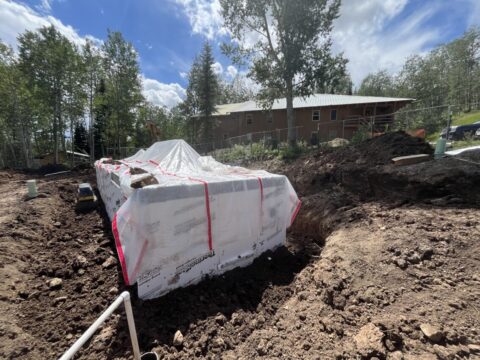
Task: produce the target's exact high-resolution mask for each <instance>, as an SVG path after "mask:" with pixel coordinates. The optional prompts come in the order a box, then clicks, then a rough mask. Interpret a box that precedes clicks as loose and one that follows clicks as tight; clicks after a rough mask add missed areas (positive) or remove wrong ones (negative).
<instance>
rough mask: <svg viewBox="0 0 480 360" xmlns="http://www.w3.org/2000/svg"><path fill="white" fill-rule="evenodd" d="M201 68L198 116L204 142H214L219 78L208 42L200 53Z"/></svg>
mask: <svg viewBox="0 0 480 360" xmlns="http://www.w3.org/2000/svg"><path fill="white" fill-rule="evenodd" d="M199 60H200V64H199V65H200V66H199V70H200V72H199V73H198V78H197V81H196V92H197V96H198V115H199V116H200V118H201V124H200V136H201V139H202V141H204V142H211V141H213V129H214V123H213V117H212V115H213V113H214V112H215V105H217V101H218V91H219V85H218V78H217V75H216V74H215V72H214V71H213V64H214V62H215V59H214V58H213V54H212V47H211V46H210V44H209V43H208V42H206V43H205V44H204V45H203V49H202V52H201V53H200V59H199Z"/></svg>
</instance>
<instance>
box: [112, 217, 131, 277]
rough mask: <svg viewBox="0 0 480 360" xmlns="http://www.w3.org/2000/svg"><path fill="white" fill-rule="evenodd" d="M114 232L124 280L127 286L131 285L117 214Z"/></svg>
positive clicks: (113, 225)
mask: <svg viewBox="0 0 480 360" xmlns="http://www.w3.org/2000/svg"><path fill="white" fill-rule="evenodd" d="M112 231H113V237H114V238H115V247H116V248H117V254H118V259H119V260H120V265H121V266H122V274H123V280H124V281H125V285H130V281H129V280H128V273H127V264H126V262H125V256H124V255H123V249H122V244H121V243H120V235H119V234H118V227H117V213H115V215H114V216H113V221H112Z"/></svg>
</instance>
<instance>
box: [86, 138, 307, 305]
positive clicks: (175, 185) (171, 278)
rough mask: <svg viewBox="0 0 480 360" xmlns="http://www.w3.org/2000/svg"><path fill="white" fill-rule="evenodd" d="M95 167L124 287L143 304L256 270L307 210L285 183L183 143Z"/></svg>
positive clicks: (157, 146)
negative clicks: (132, 288)
mask: <svg viewBox="0 0 480 360" xmlns="http://www.w3.org/2000/svg"><path fill="white" fill-rule="evenodd" d="M95 166H96V174H97V187H98V190H99V192H100V195H101V197H102V199H103V202H104V204H105V208H106V210H107V213H108V216H109V217H110V220H111V221H112V228H113V233H114V237H115V243H116V247H117V253H118V258H119V260H120V264H121V266H122V272H123V278H124V281H125V283H126V284H127V285H133V284H135V283H137V284H138V295H139V297H140V298H142V299H151V298H155V297H158V296H161V295H163V294H165V293H167V292H169V291H171V290H173V289H175V288H177V287H183V286H187V285H190V284H194V283H197V282H199V281H200V280H202V278H204V277H206V276H212V275H218V274H221V273H223V272H225V271H228V270H231V269H233V268H236V267H240V266H247V265H249V264H251V263H252V261H253V259H254V258H256V257H257V256H259V255H260V254H262V253H263V252H265V251H266V250H269V249H275V248H277V247H278V246H280V245H282V244H283V243H284V242H285V238H286V230H287V228H288V227H289V226H290V225H291V224H292V223H293V221H294V219H295V216H296V214H297V213H298V211H299V209H300V200H299V199H298V197H297V195H296V193H295V191H294V189H293V187H292V186H291V184H290V182H289V181H288V179H287V178H286V177H285V176H283V175H275V174H271V173H268V172H266V171H252V170H247V169H245V168H241V167H232V166H228V165H224V164H221V163H219V162H217V161H215V160H214V159H213V158H212V157H209V156H205V157H202V156H200V155H199V154H198V153H197V152H196V151H195V150H194V149H193V148H191V147H190V146H189V145H188V144H187V143H186V142H185V141H183V140H169V141H163V142H158V143H155V144H153V145H152V146H151V147H150V148H148V149H147V150H145V151H143V150H141V151H139V152H138V153H137V154H135V155H134V156H132V157H129V158H126V159H124V160H120V161H116V162H112V161H111V160H110V159H101V160H99V161H97V162H96V163H95ZM146 178H148V179H147V180H148V181H147V180H146V181H145V182H144V183H143V184H142V185H143V187H140V188H135V189H134V188H132V187H131V185H132V184H133V183H136V182H138V180H140V179H146Z"/></svg>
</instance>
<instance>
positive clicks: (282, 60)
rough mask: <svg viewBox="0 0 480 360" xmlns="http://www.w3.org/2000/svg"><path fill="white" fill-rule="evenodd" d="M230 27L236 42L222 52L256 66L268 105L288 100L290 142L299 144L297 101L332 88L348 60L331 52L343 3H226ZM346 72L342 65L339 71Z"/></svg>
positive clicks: (263, 99)
mask: <svg viewBox="0 0 480 360" xmlns="http://www.w3.org/2000/svg"><path fill="white" fill-rule="evenodd" d="M220 3H221V6H222V14H223V17H224V19H225V26H226V27H227V28H228V29H229V30H230V33H231V34H232V38H233V40H234V41H233V42H232V43H231V44H230V45H224V46H223V50H224V51H225V53H226V54H228V55H230V56H231V57H232V59H233V60H234V61H235V62H238V63H241V62H242V60H245V59H246V60H247V61H248V62H249V63H251V70H250V73H249V75H250V76H251V77H252V78H253V79H254V80H255V81H256V82H258V83H259V84H261V86H262V89H261V90H260V92H259V94H258V97H257V98H258V100H260V101H261V102H262V103H263V104H265V106H266V107H268V106H271V104H272V102H273V100H274V99H275V98H278V97H285V98H286V103H287V123H288V128H289V130H288V140H289V143H290V144H291V145H292V146H295V145H296V131H295V119H294V116H293V97H294V96H308V95H311V94H313V93H314V92H315V90H316V88H323V89H327V90H328V89H329V87H333V86H332V85H333V84H335V82H336V81H335V78H336V76H337V71H332V69H331V66H332V64H337V63H339V62H343V61H344V60H343V58H342V56H341V55H339V56H337V57H334V56H332V54H331V46H332V40H331V37H330V33H331V31H332V28H333V21H334V20H335V19H336V18H337V17H338V13H339V7H340V0H332V1H329V0H297V1H290V0H249V1H244V0H221V1H220ZM339 68H341V66H340V67H339Z"/></svg>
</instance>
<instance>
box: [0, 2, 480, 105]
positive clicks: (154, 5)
mask: <svg viewBox="0 0 480 360" xmlns="http://www.w3.org/2000/svg"><path fill="white" fill-rule="evenodd" d="M48 24H54V25H55V26H57V27H58V28H59V29H60V31H62V32H63V33H64V34H65V35H66V36H67V37H68V38H70V39H71V40H73V41H75V42H76V43H77V44H81V43H82V41H83V40H84V38H85V37H91V38H94V39H95V40H96V41H98V42H100V41H102V40H104V39H105V37H106V34H107V29H111V30H118V31H121V32H122V33H123V34H124V36H125V38H126V39H127V40H129V41H131V42H132V43H133V44H134V46H135V48H136V49H137V51H138V53H139V57H140V65H141V71H142V74H143V77H144V93H145V95H146V96H147V98H148V99H149V100H151V101H152V102H154V103H156V104H158V105H165V106H168V107H171V106H173V105H175V104H176V103H178V102H179V101H181V99H182V97H183V96H184V94H185V90H184V89H185V87H186V85H187V83H186V80H185V73H186V72H187V71H188V69H189V67H190V64H191V62H192V59H193V57H194V56H195V55H196V54H197V53H198V52H199V51H200V49H201V47H202V44H203V42H204V41H205V40H209V41H210V42H211V43H212V44H213V47H214V52H215V57H216V60H217V62H218V63H217V64H216V67H215V68H216V71H217V72H218V73H219V74H220V75H221V76H223V77H224V78H225V79H227V80H229V79H231V78H232V77H233V76H234V75H236V74H237V73H238V74H240V75H242V74H244V73H245V69H237V68H235V67H234V66H232V64H231V62H230V60H229V59H228V58H227V57H225V56H223V55H222V54H221V52H220V50H219V44H220V43H221V42H222V41H224V40H226V39H227V35H226V30H225V29H224V28H223V23H222V18H221V15H220V5H219V0H25V1H11V0H0V39H2V40H3V41H5V42H7V43H9V44H10V45H12V46H13V47H15V45H16V36H17V35H18V34H19V33H22V32H23V31H25V30H26V29H28V30H33V29H35V28H38V27H40V26H43V25H48ZM479 24H480V0H344V1H343V3H342V8H341V16H340V18H339V19H338V20H337V21H336V24H335V30H334V33H333V39H334V50H335V51H336V52H340V51H342V52H344V53H345V56H346V57H347V58H349V59H350V63H349V71H350V73H351V75H352V77H353V80H354V82H355V84H357V85H358V84H359V83H360V81H361V79H362V78H363V77H364V76H365V75H367V74H368V73H369V72H371V71H376V70H380V69H387V70H388V71H390V72H392V73H395V72H397V71H398V70H399V69H400V68H401V65H402V64H403V62H404V61H405V59H406V58H407V57H408V56H410V55H413V54H423V53H425V52H427V51H428V50H429V49H431V48H432V47H434V46H436V45H438V44H441V43H444V42H447V41H449V40H451V39H454V38H455V37H458V36H459V35H461V34H462V33H463V32H464V31H465V30H466V29H468V28H469V27H470V26H473V25H479Z"/></svg>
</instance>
